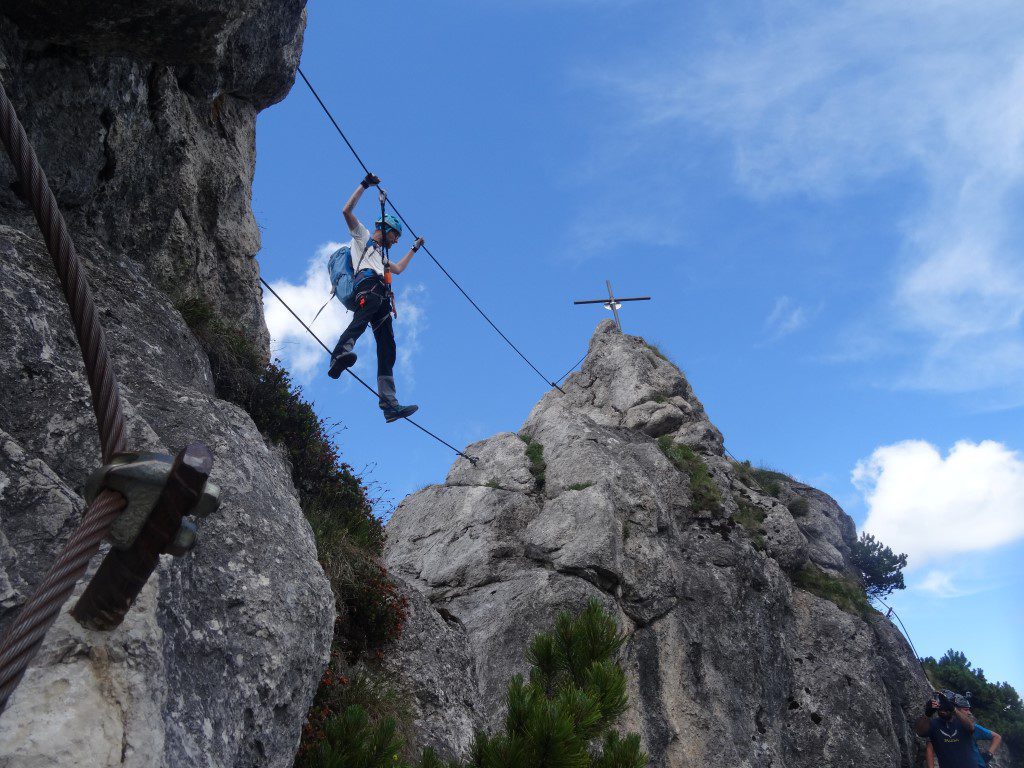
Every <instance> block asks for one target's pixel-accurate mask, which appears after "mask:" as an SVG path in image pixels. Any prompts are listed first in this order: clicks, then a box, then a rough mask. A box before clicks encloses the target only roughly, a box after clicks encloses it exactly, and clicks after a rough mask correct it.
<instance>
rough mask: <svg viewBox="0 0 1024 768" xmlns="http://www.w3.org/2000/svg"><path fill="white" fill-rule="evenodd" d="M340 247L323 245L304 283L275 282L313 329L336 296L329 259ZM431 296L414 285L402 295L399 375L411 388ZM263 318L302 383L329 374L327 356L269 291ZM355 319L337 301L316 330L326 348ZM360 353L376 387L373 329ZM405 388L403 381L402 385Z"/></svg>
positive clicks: (363, 371) (361, 369)
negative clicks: (318, 373)
mask: <svg viewBox="0 0 1024 768" xmlns="http://www.w3.org/2000/svg"><path fill="white" fill-rule="evenodd" d="M340 246H341V243H333V242H331V243H325V244H324V245H322V246H320V247H319V248H318V249H317V251H316V254H315V255H314V256H313V258H312V259H311V260H310V261H309V264H308V265H307V267H306V274H305V278H304V282H302V283H299V284H294V283H289V282H288V281H286V280H278V281H277V282H274V283H271V287H272V288H273V289H274V290H275V291H277V293H278V294H280V296H281V298H282V299H284V301H285V302H287V303H288V305H289V306H290V307H291V308H292V309H293V310H295V312H296V314H298V315H299V317H301V318H302V319H303V320H304V321H305V322H306V324H307V325H310V323H311V321H312V320H313V317H314V315H316V313H317V310H319V309H320V307H321V306H323V304H324V302H325V301H327V297H328V296H329V295H330V293H331V282H330V278H329V277H328V274H327V260H328V259H329V258H330V256H331V254H332V253H333V252H334V251H335V250H337V249H338V248H339V247H340ZM425 294H426V289H425V288H424V287H423V286H421V285H412V286H409V287H408V288H405V289H400V290H399V291H398V319H397V321H396V322H395V335H396V339H397V345H398V361H397V363H396V365H395V370H396V373H397V374H398V375H399V376H400V377H402V378H403V379H404V381H405V384H406V385H407V386H408V385H409V384H411V383H412V377H413V355H414V354H415V353H416V352H417V351H418V350H419V343H418V339H419V333H420V331H421V330H423V328H424V327H425V326H426V317H425V312H424V309H423V305H422V302H423V298H424V296H425ZM263 314H264V317H265V318H266V322H267V329H268V330H269V332H270V343H271V349H272V352H273V354H274V355H276V356H277V357H280V358H281V360H282V362H283V363H284V365H285V367H286V368H288V370H289V371H291V372H292V373H294V374H295V375H296V376H297V377H298V378H299V379H300V380H308V379H309V378H310V376H312V375H313V374H314V373H315V372H316V371H318V370H319V369H323V371H322V372H323V373H326V372H327V365H328V363H327V352H325V351H324V349H323V347H321V346H320V345H319V344H318V343H317V342H316V340H315V339H313V338H312V337H311V336H310V335H309V333H308V332H307V331H306V329H305V328H303V327H302V326H301V325H300V324H299V323H298V321H296V320H295V318H294V317H292V315H291V313H290V312H288V310H287V309H285V308H284V306H283V305H282V304H281V302H280V301H278V300H277V299H276V298H275V297H274V296H273V295H272V294H271V293H270V292H269V291H268V292H267V293H266V294H265V295H264V297H263ZM351 318H352V313H351V312H349V311H348V310H347V309H345V308H344V307H343V306H342V305H341V302H340V301H338V300H337V299H334V298H332V299H331V300H330V302H329V303H328V304H327V306H326V307H324V310H323V311H322V312H321V313H320V315H319V317H317V319H316V322H315V323H312V326H311V327H312V329H313V332H314V333H315V334H316V335H317V336H319V337H320V339H321V340H322V341H323V342H324V344H326V345H327V346H328V347H329V348H331V349H333V348H334V344H335V343H336V342H337V340H338V337H339V336H340V335H341V332H342V331H343V330H345V327H346V326H347V325H348V323H349V320H351ZM356 353H357V354H358V355H359V361H358V362H357V363H356V367H355V371H356V372H357V373H359V375H360V377H361V378H363V379H366V380H367V381H368V383H369V384H370V385H371V386H375V385H376V375H377V362H376V352H375V347H374V340H373V333H372V332H371V330H370V329H369V328H368V329H367V330H366V332H365V333H364V334H363V335H362V336H361V337H360V339H359V342H358V344H357V345H356ZM399 384H400V385H401V384H402V382H401V381H399Z"/></svg>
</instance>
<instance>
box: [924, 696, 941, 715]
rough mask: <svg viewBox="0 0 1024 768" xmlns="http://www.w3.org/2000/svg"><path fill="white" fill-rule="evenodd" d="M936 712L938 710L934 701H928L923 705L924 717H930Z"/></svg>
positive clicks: (932, 699)
mask: <svg viewBox="0 0 1024 768" xmlns="http://www.w3.org/2000/svg"><path fill="white" fill-rule="evenodd" d="M936 710H938V706H937V705H936V701H935V699H934V698H931V699H928V703H927V704H925V705H924V716H925V717H931V716H932V715H934V714H935V712H936Z"/></svg>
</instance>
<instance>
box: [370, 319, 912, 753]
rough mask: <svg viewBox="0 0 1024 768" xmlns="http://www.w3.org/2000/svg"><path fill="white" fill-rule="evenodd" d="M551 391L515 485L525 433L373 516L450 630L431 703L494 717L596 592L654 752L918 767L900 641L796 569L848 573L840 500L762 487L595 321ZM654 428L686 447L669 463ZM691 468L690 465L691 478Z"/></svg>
mask: <svg viewBox="0 0 1024 768" xmlns="http://www.w3.org/2000/svg"><path fill="white" fill-rule="evenodd" d="M564 389H565V394H564V395H563V394H561V393H559V392H549V393H548V394H546V395H545V396H544V397H543V398H542V399H541V401H540V402H539V403H538V404H537V406H536V407H535V408H534V409H533V411H532V412H531V413H530V415H529V417H528V418H527V419H526V422H525V423H524V424H523V426H522V429H521V430H520V433H519V434H521V435H523V436H524V437H526V438H528V439H529V440H530V441H531V443H532V444H539V445H540V446H541V447H542V449H543V460H544V462H545V465H546V466H545V468H544V482H543V483H542V484H541V483H536V484H534V485H533V486H532V487H531V485H530V482H529V478H528V476H527V472H528V470H529V465H528V463H527V461H528V460H527V458H526V456H525V452H526V449H527V445H526V443H525V442H521V441H518V442H517V438H516V437H515V436H514V435H512V434H511V433H505V434H502V435H498V436H496V437H495V438H492V439H491V440H485V441H483V442H482V443H479V444H477V446H473V448H472V450H471V451H470V453H473V454H474V455H480V456H481V457H482V460H481V462H480V465H479V466H478V467H477V468H476V469H474V468H472V467H471V466H470V464H469V462H467V461H466V460H465V459H459V460H457V461H456V462H455V465H454V466H453V468H452V470H451V472H450V473H449V475H448V480H447V482H446V483H445V484H444V485H440V486H432V487H430V488H428V489H426V490H424V491H421V492H419V493H417V494H414V495H412V496H410V497H409V498H407V499H405V500H404V501H403V502H402V503H401V504H400V505H399V507H398V509H397V510H396V511H395V513H394V515H393V516H392V518H391V520H390V522H389V523H388V529H387V530H388V544H387V549H386V562H387V564H388V566H389V568H390V569H391V570H392V572H393V573H396V574H399V575H401V576H403V577H405V578H407V579H409V581H410V583H411V585H412V586H413V587H415V588H417V589H419V590H421V591H422V592H423V593H424V595H425V597H426V598H427V599H429V601H430V603H431V605H432V606H433V609H435V610H437V611H444V615H445V616H450V617H451V618H452V620H454V621H455V622H457V623H458V625H459V626H460V627H464V629H465V640H466V641H467V642H468V646H469V650H470V653H471V658H472V665H473V670H474V674H475V684H476V690H475V696H473V697H471V698H472V701H471V702H469V703H464V704H462V705H460V704H459V703H458V702H456V701H452V700H448V701H446V702H444V705H443V713H444V716H445V717H451V710H452V707H458V706H463V707H464V712H465V715H466V716H467V717H468V716H470V713H471V712H474V711H475V712H483V713H485V714H486V720H485V724H486V726H487V727H488V728H495V727H497V726H499V724H500V722H501V719H502V716H503V703H502V702H503V697H504V693H505V690H506V686H507V684H508V681H509V679H510V678H511V676H512V675H514V674H516V673H522V672H525V671H526V670H527V668H528V664H527V662H526V660H525V656H524V654H525V651H526V648H527V645H528V643H529V641H530V640H531V639H532V638H533V636H534V635H536V634H537V633H538V632H541V631H547V630H548V629H549V628H550V626H551V623H552V621H553V619H554V617H555V616H556V615H557V614H558V613H559V612H560V611H564V610H574V609H578V608H579V607H581V606H582V605H584V604H585V603H586V601H587V600H588V599H591V598H596V599H598V600H599V601H601V603H602V604H603V605H605V606H606V607H607V609H608V610H609V611H611V612H612V614H613V615H614V616H615V617H616V618H617V619H618V621H619V623H620V625H621V626H622V628H623V629H624V631H625V632H626V633H627V636H628V640H627V643H626V645H625V647H624V650H623V655H622V659H621V661H622V663H623V665H624V667H625V668H626V670H627V674H628V681H629V683H628V684H629V694H630V709H629V711H628V712H627V713H626V715H625V716H624V717H623V720H622V723H621V725H622V727H623V728H628V729H633V730H636V731H638V732H640V733H641V735H642V737H643V740H644V744H645V748H646V749H647V751H648V752H649V753H650V755H651V765H653V766H657V767H658V768H665V767H671V768H677V767H682V766H692V765H722V766H755V765H776V766H786V767H787V768H812V767H813V768H823V767H824V768H829V767H832V768H846V766H850V765H871V766H891V767H892V768H903V766H910V765H912V764H914V760H915V759H916V750H917V745H916V743H915V739H914V737H913V736H912V735H911V733H910V726H909V722H910V719H911V718H913V717H916V714H917V710H918V709H919V706H920V701H922V700H923V697H924V696H925V695H926V691H927V683H926V681H925V680H924V677H923V675H922V673H921V671H920V667H919V666H918V665H917V664H916V661H915V659H914V657H913V654H912V652H911V650H910V648H909V646H908V645H907V643H906V642H905V641H904V640H903V638H902V637H901V636H900V635H899V633H898V632H897V631H896V630H895V629H894V628H893V627H892V626H891V625H890V624H889V623H888V622H887V621H886V620H885V619H884V618H883V617H882V616H881V615H872V616H869V617H867V618H864V617H862V616H860V615H852V614H849V613H845V612H843V611H842V610H840V609H839V608H838V607H837V606H836V605H834V604H833V603H832V602H830V601H828V600H826V599H823V598H820V597H817V596H815V595H812V594H810V593H808V592H805V591H803V590H801V589H798V588H796V587H795V586H794V585H793V583H792V582H791V578H790V574H792V573H794V572H796V571H799V570H800V569H801V568H802V567H803V566H805V565H806V564H807V563H809V562H813V563H815V564H818V565H819V566H821V567H823V568H825V569H827V571H828V572H829V573H833V574H835V575H837V576H844V577H848V576H850V575H852V574H853V573H854V571H853V569H852V566H851V565H850V563H849V560H848V558H849V551H850V550H849V545H850V542H851V541H852V538H853V536H854V534H855V531H854V527H853V523H852V521H851V520H850V519H849V518H848V517H847V516H846V515H845V514H844V513H843V512H842V510H841V509H839V507H838V505H836V504H835V502H834V501H833V500H832V499H830V498H829V497H828V496H826V495H825V494H823V493H821V492H819V491H816V490H815V489H813V488H810V487H809V486H806V485H803V484H801V483H798V482H796V481H790V480H780V482H779V484H778V487H777V488H775V487H773V488H772V493H773V494H775V495H770V494H769V493H767V492H765V491H764V489H762V488H760V487H758V484H757V483H756V482H755V481H754V480H752V479H751V477H750V475H749V473H748V471H747V470H745V469H744V468H742V467H739V466H737V465H735V464H734V463H733V462H732V461H731V460H729V459H728V458H726V457H725V455H724V452H723V448H722V436H721V433H719V432H718V430H717V429H716V428H715V427H714V425H713V424H712V423H711V422H710V420H709V419H708V417H707V414H706V413H705V411H704V408H703V406H702V405H701V403H700V401H699V400H698V399H697V398H696V396H695V395H694V393H693V391H692V389H691V388H690V386H689V384H688V383H687V382H686V378H685V377H684V376H683V374H682V373H681V372H680V371H679V370H678V369H677V368H676V367H675V366H673V365H672V364H671V363H670V362H668V361H667V360H665V359H664V358H663V357H662V356H661V355H660V353H658V352H657V351H656V350H654V349H653V348H651V347H650V346H648V345H647V344H646V343H645V342H644V341H643V340H642V339H640V338H637V337H632V336H624V335H622V334H620V333H618V332H617V331H616V330H615V328H614V326H613V325H611V324H610V323H608V322H605V323H602V324H601V325H600V326H598V329H597V332H596V333H595V334H594V337H593V339H592V340H591V344H590V353H589V355H588V357H587V359H586V360H585V361H584V363H583V367H582V370H581V371H580V372H579V373H576V374H573V375H572V376H570V377H569V379H568V380H567V382H566V383H565V385H564ZM666 436H667V438H668V442H669V443H671V444H673V445H682V446H688V447H689V448H690V449H692V451H693V454H687V453H686V452H685V451H684V452H682V453H680V454H673V456H674V457H675V458H674V460H673V459H672V458H670V457H669V456H667V455H666V453H663V451H662V448H661V446H660V445H659V443H658V439H657V438H665V437H666ZM669 452H670V453H671V451H669ZM680 456H683V457H684V458H680ZM686 456H689V458H685V457H686ZM687 462H690V463H689V464H687ZM700 464H703V467H704V469H705V470H706V478H707V479H702V478H700V477H698V476H697V475H693V476H691V474H690V472H691V470H690V469H689V468H688V467H691V466H694V467H699V465H700ZM709 482H710V484H711V485H712V486H713V488H712V489H709V487H708V483H709ZM489 486H490V487H489ZM797 499H804V500H805V503H794V502H795V500H797ZM791 507H792V509H791ZM792 510H795V512H794V511H792ZM459 642H460V643H461V642H462V638H461V637H460V639H459ZM420 706H421V707H423V708H424V710H425V711H431V710H435V709H439V708H438V705H437V704H436V703H433V702H430V701H423V700H422V699H420ZM439 715H440V710H439ZM438 727H440V728H444V726H438ZM429 738H431V740H432V741H434V742H436V741H437V740H438V739H439V738H440V739H442V740H443V739H444V736H442V735H439V734H438V732H437V731H436V730H431V731H430V737H429ZM460 738H461V736H456V733H455V731H453V732H452V738H451V739H450V740H449V744H451V745H452V746H453V748H454V745H455V743H456V741H457V740H458V739H460Z"/></svg>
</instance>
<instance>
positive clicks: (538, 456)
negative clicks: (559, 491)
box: [519, 435, 548, 491]
mask: <svg viewBox="0 0 1024 768" xmlns="http://www.w3.org/2000/svg"><path fill="white" fill-rule="evenodd" d="M519 439H520V440H522V441H523V442H524V443H526V458H528V459H529V460H530V474H531V475H533V479H534V480H535V481H536V482H537V490H538V491H543V490H544V481H545V473H546V472H547V469H548V465H547V463H546V462H545V461H544V446H543V445H541V444H540V443H538V442H537V441H536V440H534V439H533V438H532V437H530V436H529V435H520V436H519Z"/></svg>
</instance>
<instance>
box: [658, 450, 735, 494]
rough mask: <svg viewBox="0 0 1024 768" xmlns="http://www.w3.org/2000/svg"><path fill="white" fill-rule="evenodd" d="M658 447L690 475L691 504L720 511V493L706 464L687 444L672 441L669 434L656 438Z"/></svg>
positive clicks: (677, 467) (677, 466) (678, 467)
mask: <svg viewBox="0 0 1024 768" xmlns="http://www.w3.org/2000/svg"><path fill="white" fill-rule="evenodd" d="M658 447H659V448H661V452H662V453H664V454H665V456H667V457H668V460H669V461H671V462H672V463H673V464H674V465H675V466H676V469H679V470H682V471H683V472H686V474H687V475H689V477H690V492H691V493H692V494H693V505H694V507H695V508H696V509H698V510H706V511H708V512H720V511H721V510H722V494H721V492H720V491H719V490H718V486H717V485H715V481H714V479H713V478H712V477H711V472H710V470H708V465H707V464H705V463H704V460H703V459H701V457H700V456H698V455H697V454H696V453H694V451H693V449H692V448H690V447H689V446H688V445H681V444H679V443H674V442H672V436H671V435H662V436H661V437H659V438H658Z"/></svg>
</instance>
